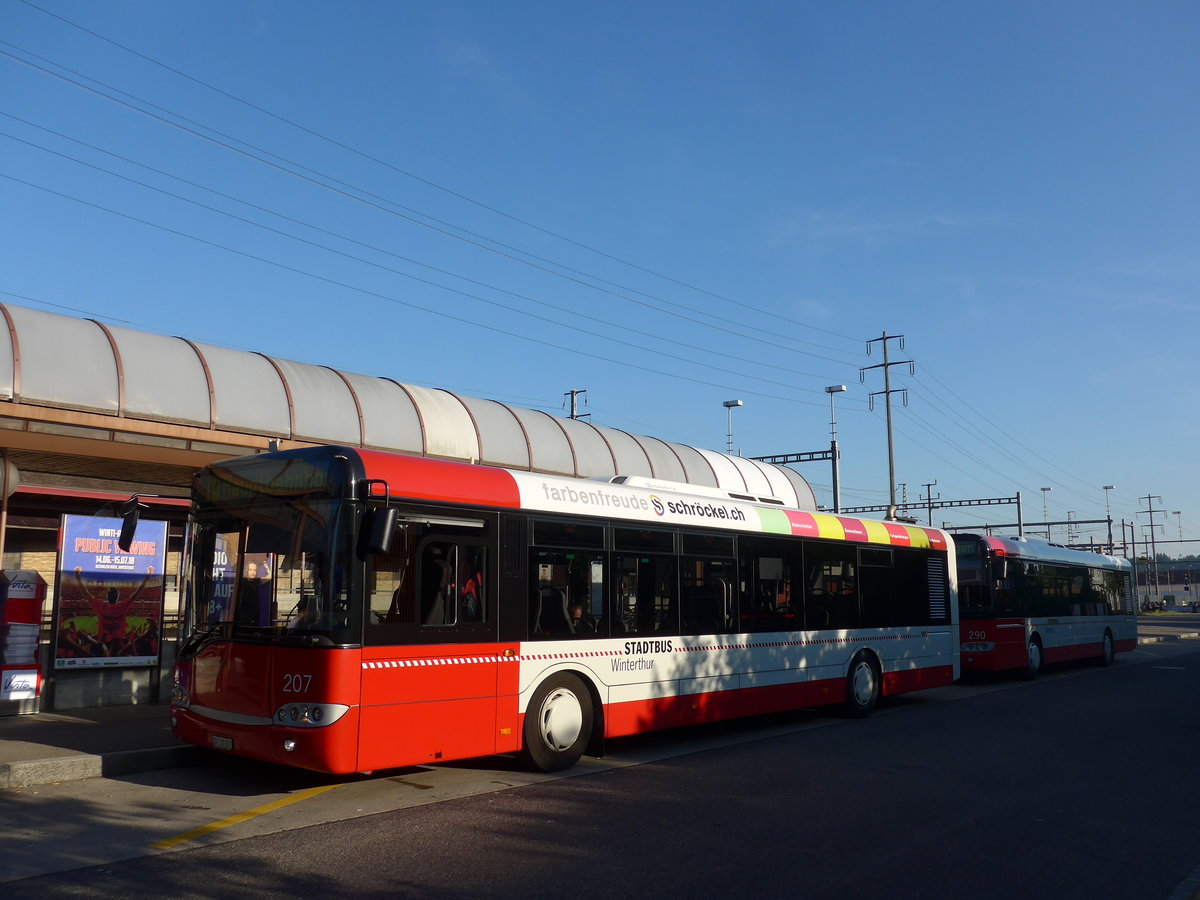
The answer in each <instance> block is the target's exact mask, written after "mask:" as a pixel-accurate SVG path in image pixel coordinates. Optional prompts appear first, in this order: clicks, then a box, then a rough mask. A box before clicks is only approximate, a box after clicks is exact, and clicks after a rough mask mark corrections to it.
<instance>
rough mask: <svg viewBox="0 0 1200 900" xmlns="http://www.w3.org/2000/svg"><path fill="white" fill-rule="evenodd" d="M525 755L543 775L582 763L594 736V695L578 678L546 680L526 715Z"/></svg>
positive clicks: (522, 752) (566, 675) (522, 754)
mask: <svg viewBox="0 0 1200 900" xmlns="http://www.w3.org/2000/svg"><path fill="white" fill-rule="evenodd" d="M524 731H525V735H524V737H525V740H524V746H523V747H522V750H521V756H522V758H523V759H524V760H525V762H526V764H528V765H530V766H532V767H533V768H535V769H539V770H540V771H542V772H560V771H562V770H563V769H569V768H571V766H573V765H575V763H577V762H579V757H581V756H583V751H584V748H585V747H587V744H588V741H589V740H590V739H591V735H592V695H591V694H590V693H588V690H587V688H586V687H584V685H583V682H582V681H580V680H579V678H578V677H576V676H575V675H571V674H568V673H565V672H564V673H561V674H558V675H551V676H550V677H549V678H547V679H546V680H545V681H543V682H542V683H541V684H540V685H538V688H537V690H536V691H534V692H533V697H532V699H531V700H530V701H529V708H528V709H527V710H526V712H525V729H524Z"/></svg>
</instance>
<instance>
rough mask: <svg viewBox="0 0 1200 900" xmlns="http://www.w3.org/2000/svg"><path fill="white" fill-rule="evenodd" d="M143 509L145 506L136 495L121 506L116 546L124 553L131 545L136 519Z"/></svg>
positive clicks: (135, 528) (136, 525)
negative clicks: (119, 534) (119, 528)
mask: <svg viewBox="0 0 1200 900" xmlns="http://www.w3.org/2000/svg"><path fill="white" fill-rule="evenodd" d="M145 508H146V506H145V504H143V503H140V502H139V501H138V495H137V494H134V495H133V496H132V497H130V498H129V499H128V500H126V501H125V502H124V503H123V504H121V536H120V537H118V538H117V546H118V547H120V548H121V549H122V550H123V551H125V552H126V553H128V552H129V548H130V546H131V545H132V544H133V534H134V532H135V531H137V527H138V517H139V516H140V515H141V514H142V510H143V509H145Z"/></svg>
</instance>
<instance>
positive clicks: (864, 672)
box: [852, 662, 875, 706]
mask: <svg viewBox="0 0 1200 900" xmlns="http://www.w3.org/2000/svg"><path fill="white" fill-rule="evenodd" d="M852 685H853V690H854V701H855V702H856V703H857V704H858V705H859V706H866V705H867V704H868V703H870V702H871V698H872V697H873V696H874V695H875V672H874V670H873V669H872V668H871V666H870V664H869V663H865V662H864V663H859V664H858V665H857V666H856V667H855V668H854V679H853V682H852Z"/></svg>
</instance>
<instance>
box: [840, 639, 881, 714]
mask: <svg viewBox="0 0 1200 900" xmlns="http://www.w3.org/2000/svg"><path fill="white" fill-rule="evenodd" d="M879 681H880V676H879V667H878V666H877V665H876V664H875V660H874V658H873V657H872V656H871V654H869V653H866V652H862V653H858V654H857V655H856V656H855V657H854V659H852V660H851V661H850V671H849V672H848V673H847V674H846V712H847V713H848V714H849V715H851V716H853V717H854V718H856V719H861V718H862V717H863V716H866V715H868V714H869V713H870V712H871V710H873V709H874V708H875V704H876V703H878V702H879Z"/></svg>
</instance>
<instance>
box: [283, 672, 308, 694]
mask: <svg viewBox="0 0 1200 900" xmlns="http://www.w3.org/2000/svg"><path fill="white" fill-rule="evenodd" d="M311 684H312V676H311V675H284V676H283V692H284V693H285V694H302V693H304V692H305V691H307V690H308V688H309V685H311Z"/></svg>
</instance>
